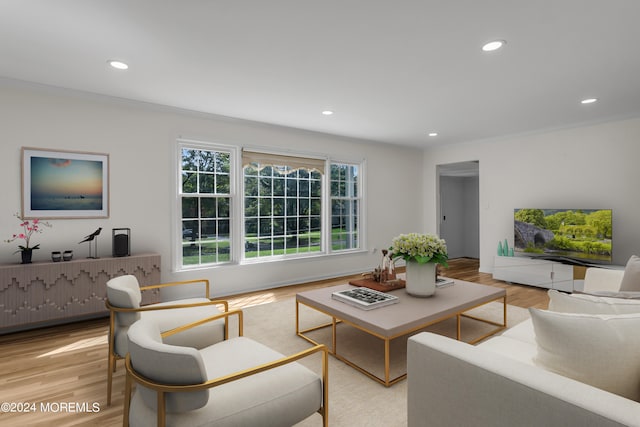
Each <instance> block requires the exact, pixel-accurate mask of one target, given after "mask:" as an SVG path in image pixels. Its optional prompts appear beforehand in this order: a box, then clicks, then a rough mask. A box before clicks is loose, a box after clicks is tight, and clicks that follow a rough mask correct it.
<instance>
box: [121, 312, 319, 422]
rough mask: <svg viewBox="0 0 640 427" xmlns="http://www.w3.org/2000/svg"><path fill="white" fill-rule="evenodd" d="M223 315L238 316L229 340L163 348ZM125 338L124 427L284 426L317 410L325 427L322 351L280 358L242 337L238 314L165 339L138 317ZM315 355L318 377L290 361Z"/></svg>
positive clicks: (153, 325) (182, 329) (169, 334)
mask: <svg viewBox="0 0 640 427" xmlns="http://www.w3.org/2000/svg"><path fill="white" fill-rule="evenodd" d="M230 315H237V316H239V320H238V324H239V331H238V335H239V336H238V337H236V338H231V339H227V340H225V341H223V342H220V343H217V344H213V345H211V346H208V347H206V348H202V349H200V350H198V349H194V348H191V347H183V346H174V345H169V344H167V343H166V340H167V339H168V338H170V337H172V336H174V334H177V335H179V334H180V333H184V332H186V331H188V330H189V329H190V328H193V327H195V326H197V325H201V324H203V323H206V322H209V321H215V320H216V319H219V318H222V317H224V318H227V319H228V317H229V316H230ZM128 338H129V354H128V355H127V359H126V363H125V366H126V369H127V379H126V387H125V405H124V420H123V421H124V423H123V425H124V426H125V427H126V426H128V425H132V426H136V427H137V426H155V425H158V426H165V425H167V426H205V425H211V426H214V425H215V426H217V427H224V426H273V427H276V426H282V427H285V426H286V427H289V426H292V425H294V424H296V423H298V422H300V421H302V420H304V419H306V418H308V417H309V416H311V415H313V414H315V413H316V412H318V413H320V414H321V416H322V419H323V425H324V426H327V425H328V408H327V398H328V388H327V378H328V360H327V358H328V356H327V349H326V347H325V346H324V345H318V346H315V347H312V348H309V349H307V350H305V351H302V352H299V353H296V354H294V355H291V356H283V355H282V354H280V353H278V352H276V351H274V350H272V349H270V348H268V347H266V346H264V345H262V344H260V343H258V342H256V341H254V340H252V339H249V338H246V337H243V336H242V312H241V311H239V310H234V311H230V312H227V313H222V314H220V315H218V316H214V317H211V318H210V319H206V320H202V321H199V322H195V323H193V324H190V325H186V326H184V327H180V328H176V329H175V330H172V331H167V332H165V333H160V329H159V328H158V325H157V324H156V323H155V322H153V321H151V320H147V319H142V320H140V321H138V322H136V323H135V324H134V325H132V326H131V327H130V328H129V332H128ZM315 353H320V354H321V356H322V376H319V375H317V374H315V373H314V372H312V371H311V370H309V369H308V368H306V367H304V366H302V365H301V364H299V363H298V362H297V360H300V359H302V358H304V357H307V356H311V355H312V354H315ZM133 383H136V388H135V391H134V392H133V396H132V385H133Z"/></svg>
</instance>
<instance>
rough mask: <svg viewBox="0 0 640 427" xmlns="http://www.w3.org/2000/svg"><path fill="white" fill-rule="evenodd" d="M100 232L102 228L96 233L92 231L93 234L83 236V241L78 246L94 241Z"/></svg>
mask: <svg viewBox="0 0 640 427" xmlns="http://www.w3.org/2000/svg"><path fill="white" fill-rule="evenodd" d="M101 231H102V227H100V228H98V229H97V230H96V231H94V232H93V233H91V234H89V235H88V236H85V238H84V240H82V241H80V242H78V244H80V243H84V242H90V241H92V240H93V239H95V237H96V236H97V235H99V234H100V232H101Z"/></svg>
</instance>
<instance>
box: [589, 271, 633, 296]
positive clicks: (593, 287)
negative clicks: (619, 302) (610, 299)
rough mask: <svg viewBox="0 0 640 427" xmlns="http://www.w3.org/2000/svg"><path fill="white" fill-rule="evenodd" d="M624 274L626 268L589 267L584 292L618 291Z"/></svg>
mask: <svg viewBox="0 0 640 427" xmlns="http://www.w3.org/2000/svg"><path fill="white" fill-rule="evenodd" d="M623 276H624V270H613V269H608V268H598V267H589V268H587V271H586V273H585V276H584V289H583V292H585V293H593V292H618V291H619V290H620V284H621V283H622V277H623Z"/></svg>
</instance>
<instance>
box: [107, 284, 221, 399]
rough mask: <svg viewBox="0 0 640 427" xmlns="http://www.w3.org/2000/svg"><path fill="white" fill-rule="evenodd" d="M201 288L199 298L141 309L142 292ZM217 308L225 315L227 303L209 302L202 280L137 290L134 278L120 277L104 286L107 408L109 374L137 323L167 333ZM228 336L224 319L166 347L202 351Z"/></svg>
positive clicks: (189, 332) (125, 348)
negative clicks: (148, 323)
mask: <svg viewBox="0 0 640 427" xmlns="http://www.w3.org/2000/svg"><path fill="white" fill-rule="evenodd" d="M197 284H200V285H201V286H202V287H203V295H204V296H203V297H201V298H187V299H179V300H175V301H169V302H162V303H157V304H149V305H141V302H142V292H141V291H144V290H149V289H160V290H161V292H162V289H163V288H169V287H175V286H180V285H197ZM218 305H221V306H222V307H223V310H224V311H225V312H226V311H228V310H229V306H228V303H227V301H224V300H212V299H211V298H210V287H209V281H208V280H206V279H201V280H189V281H182V282H171V283H162V284H158V285H150V286H143V287H140V285H139V283H138V280H137V279H136V277H135V276H132V275H124V276H119V277H115V278H113V279H111V280H109V281H108V282H107V301H106V306H107V308H108V309H109V312H110V316H109V360H108V364H107V365H108V366H107V370H108V373H107V405H111V389H112V383H113V372H115V370H116V363H117V360H118V359H123V358H124V357H125V356H126V355H127V353H128V342H127V331H128V330H129V327H130V326H131V325H132V324H134V323H135V322H136V321H137V320H139V319H151V320H153V321H155V322H156V323H157V325H158V327H159V328H160V330H161V331H168V330H170V329H173V328H175V327H177V326H179V325H183V324H185V323H190V322H195V321H197V320H200V319H204V318H208V317H211V316H213V315H216V314H219V313H221V310H220V309H219V308H218ZM227 333H228V327H227V325H226V323H225V321H224V319H219V320H218V321H216V322H211V323H208V324H206V325H202V326H200V327H198V328H194V329H192V330H190V331H188V333H185V334H181V335H180V336H176V337H172V338H170V339H169V341H168V343H170V344H174V345H192V346H196V347H197V348H202V347H206V346H208V345H211V344H213V343H216V342H220V341H222V340H223V339H224V338H225V337H226V336H227Z"/></svg>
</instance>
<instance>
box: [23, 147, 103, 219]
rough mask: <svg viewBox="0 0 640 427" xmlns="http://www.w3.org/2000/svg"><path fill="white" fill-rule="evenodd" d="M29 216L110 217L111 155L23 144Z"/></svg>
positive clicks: (25, 201)
mask: <svg viewBox="0 0 640 427" xmlns="http://www.w3.org/2000/svg"><path fill="white" fill-rule="evenodd" d="M21 181H22V216H23V218H25V219H34V218H39V219H69V218H108V217H109V155H108V154H104V153H88V152H76V151H65V150H48V149H42V148H31V147H22V180H21Z"/></svg>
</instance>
